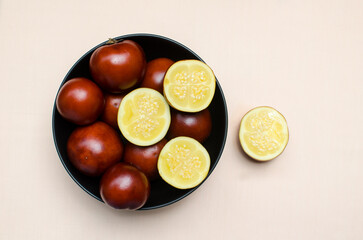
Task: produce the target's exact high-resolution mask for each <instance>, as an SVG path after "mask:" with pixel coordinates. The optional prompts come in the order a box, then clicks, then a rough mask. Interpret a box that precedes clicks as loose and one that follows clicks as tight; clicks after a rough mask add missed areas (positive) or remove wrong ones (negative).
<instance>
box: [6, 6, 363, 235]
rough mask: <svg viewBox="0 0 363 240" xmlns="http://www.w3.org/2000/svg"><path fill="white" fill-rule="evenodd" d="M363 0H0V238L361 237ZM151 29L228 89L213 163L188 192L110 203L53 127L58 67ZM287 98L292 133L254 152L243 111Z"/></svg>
mask: <svg viewBox="0 0 363 240" xmlns="http://www.w3.org/2000/svg"><path fill="white" fill-rule="evenodd" d="M362 13H363V1H361V0H356V1H353V0H340V1H328V0H326V1H323V0H306V1H284V0H270V1H266V0H248V1H247V0H225V1H216V0H215V1H208V0H204V1H198V0H183V1H175V2H173V3H172V1H162V0H154V1H140V0H133V1H119V0H118V1H117V0H108V1H95V0H88V1H75V0H59V1H45V0H32V1H26V0H0V73H1V74H0V76H1V77H0V81H1V88H0V91H1V92H0V107H1V115H2V120H1V124H0V133H1V137H0V141H1V142H0V148H1V160H0V161H1V167H0V189H1V194H0V196H1V197H0V201H1V204H0V239H4V240H5V239H7V240H8V239H130V240H132V239H144V238H145V239H146V238H147V239H175V240H178V239H208V238H209V239H251V240H252V239H253V240H259V239H261V240H262V239H269V240H273V239H276V240H284V239H289V240H291V239H294V240H297V239H304V240H305V239H310V240H313V239H329V240H332V239H349V240H352V239H357V240H358V239H363V227H362V226H363V187H362V183H363V173H362V169H363V159H362V152H363V146H362V144H363V141H362V134H363V127H362V126H363V125H362V122H363V112H362V110H363V98H362V96H363V31H362V26H363V14H362ZM140 32H144V33H155V34H160V35H164V36H166V37H169V38H172V39H175V40H176V41H179V42H181V43H183V44H185V45H186V46H188V47H190V48H191V49H192V50H194V51H195V52H197V53H198V54H199V55H200V56H201V57H202V58H203V59H204V60H205V61H206V62H207V63H208V64H209V65H210V66H211V67H212V69H213V70H214V71H215V74H216V76H217V78H218V79H219V81H220V84H221V85H222V87H223V90H224V93H225V95H226V99H227V103H228V111H229V131H228V139H227V143H226V147H225V151H224V153H223V155H222V158H221V159H220V162H219V165H218V166H217V168H216V169H215V171H214V172H213V174H212V176H211V177H210V178H209V179H208V181H207V182H205V184H203V186H202V187H201V188H199V189H198V190H197V191H196V192H194V193H193V194H192V195H190V196H189V197H187V198H186V199H184V200H182V201H180V202H178V203H176V204H174V205H171V206H168V207H165V208H162V209H159V210H153V211H142V212H124V211H121V212H117V211H114V210H113V209H111V208H108V207H106V206H105V205H104V204H102V203H100V202H98V201H96V200H95V199H93V198H91V197H90V196H89V195H87V194H86V193H85V192H84V191H83V190H81V189H80V188H79V187H78V186H77V185H76V184H75V183H74V182H73V181H72V180H71V178H70V177H69V176H68V174H67V173H66V171H65V170H64V168H63V166H62V164H61V162H60V161H59V158H58V156H57V153H56V150H55V147H54V144H53V139H52V132H51V115H52V107H53V103H54V99H55V96H56V93H57V90H58V87H59V84H60V83H61V81H62V79H63V77H64V76H65V74H66V72H67V71H68V69H69V68H70V67H71V66H72V65H73V64H74V62H75V61H76V60H77V59H78V58H79V57H80V56H81V55H83V54H84V53H85V52H86V51H87V50H89V49H90V48H92V47H94V46H95V45H97V44H99V43H100V42H103V41H104V40H106V39H107V38H108V37H115V36H120V35H123V34H128V33H140ZM259 105H270V106H273V107H275V108H276V109H278V110H279V111H281V112H282V113H283V114H284V115H285V117H286V119H287V121H288V124H289V128H290V134H291V136H290V142H289V144H288V147H287V148H286V150H285V152H284V153H283V154H282V155H281V156H280V157H279V158H277V159H275V160H274V161H271V162H268V163H263V164H258V163H255V162H252V161H250V160H248V159H247V158H246V157H245V156H244V155H243V154H242V152H241V148H240V146H239V143H238V140H237V133H238V128H239V122H240V119H241V117H242V116H243V114H244V113H246V112H247V111H248V110H249V109H251V108H253V107H255V106H259Z"/></svg>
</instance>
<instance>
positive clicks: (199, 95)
mask: <svg viewBox="0 0 363 240" xmlns="http://www.w3.org/2000/svg"><path fill="white" fill-rule="evenodd" d="M215 88H216V79H215V76H214V73H213V71H212V69H211V68H210V67H209V66H208V65H206V64H205V63H204V62H202V61H199V60H181V61H178V62H176V63H174V64H173V65H171V66H170V68H169V69H168V71H167V72H166V74H165V77H164V96H165V98H166V99H167V101H168V102H169V104H170V105H171V106H172V107H173V108H175V109H178V110H180V111H183V112H199V111H202V110H203V109H205V108H207V107H208V106H209V104H210V103H211V101H212V99H213V96H214V92H215Z"/></svg>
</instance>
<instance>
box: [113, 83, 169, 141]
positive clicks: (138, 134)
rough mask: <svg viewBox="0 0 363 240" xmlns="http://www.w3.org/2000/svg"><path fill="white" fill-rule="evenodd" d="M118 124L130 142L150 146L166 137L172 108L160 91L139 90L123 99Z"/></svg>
mask: <svg viewBox="0 0 363 240" xmlns="http://www.w3.org/2000/svg"><path fill="white" fill-rule="evenodd" d="M117 122H118V126H119V128H120V131H121V133H122V135H123V136H124V137H125V138H126V139H127V140H128V141H130V142H131V143H133V144H135V145H139V146H149V145H152V144H154V143H157V142H158V141H160V140H161V139H162V138H164V137H165V135H166V133H167V131H168V129H169V126H170V108H169V105H168V103H167V102H166V101H165V99H164V97H163V96H162V95H161V94H160V93H159V92H158V91H155V90H153V89H150V88H138V89H136V90H133V91H132V92H130V93H128V94H127V95H126V96H125V97H124V98H123V99H122V101H121V104H120V107H119V110H118V116H117Z"/></svg>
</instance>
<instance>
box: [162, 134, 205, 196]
mask: <svg viewBox="0 0 363 240" xmlns="http://www.w3.org/2000/svg"><path fill="white" fill-rule="evenodd" d="M209 168H210V157H209V154H208V152H207V150H206V149H205V148H204V147H203V145H201V144H200V143H199V142H198V141H197V140H195V139H193V138H190V137H177V138H173V139H172V140H170V141H169V142H168V143H167V144H166V145H165V146H164V148H163V149H162V150H161V152H160V155H159V159H158V171H159V174H160V176H161V178H162V179H163V180H164V181H165V182H167V183H168V184H170V185H171V186H173V187H175V188H179V189H188V188H193V187H195V186H197V185H199V184H200V183H201V182H202V181H203V180H204V179H205V178H206V177H207V174H208V171H209Z"/></svg>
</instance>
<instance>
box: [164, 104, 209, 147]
mask: <svg viewBox="0 0 363 240" xmlns="http://www.w3.org/2000/svg"><path fill="white" fill-rule="evenodd" d="M211 131H212V118H211V116H210V112H209V110H208V108H207V109H204V110H202V111H200V112H196V113H187V112H181V111H178V110H175V109H173V110H172V111H171V123H170V128H169V132H168V138H169V139H171V138H175V137H179V136H186V137H191V138H194V139H195V140H197V141H199V142H203V141H204V140H206V139H207V138H208V136H209V135H210V133H211Z"/></svg>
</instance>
